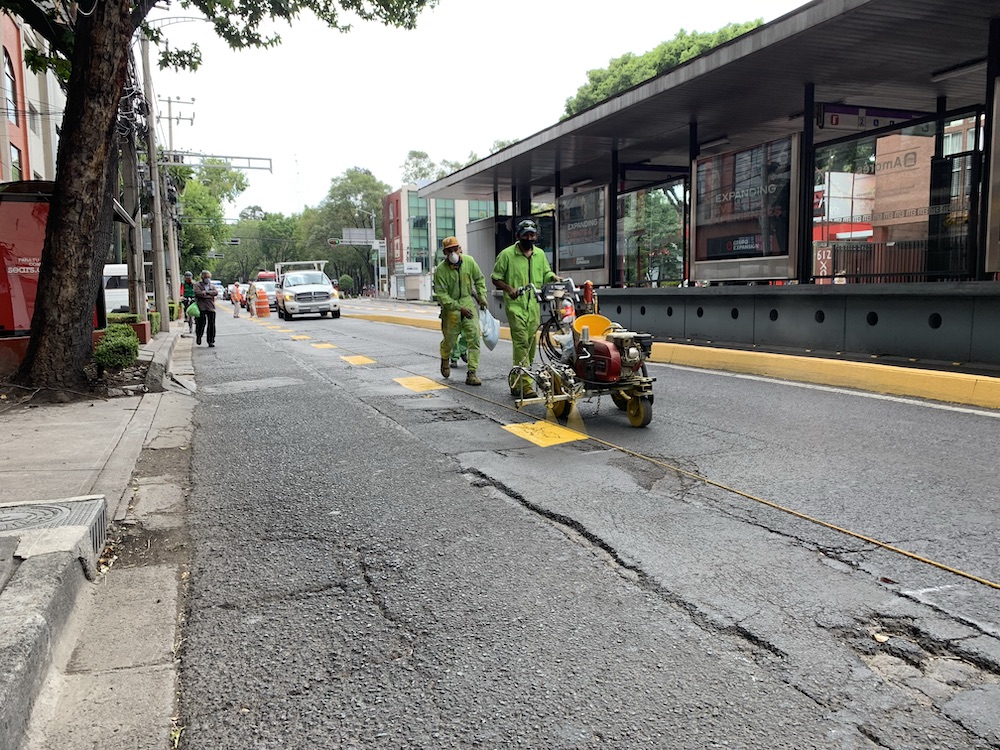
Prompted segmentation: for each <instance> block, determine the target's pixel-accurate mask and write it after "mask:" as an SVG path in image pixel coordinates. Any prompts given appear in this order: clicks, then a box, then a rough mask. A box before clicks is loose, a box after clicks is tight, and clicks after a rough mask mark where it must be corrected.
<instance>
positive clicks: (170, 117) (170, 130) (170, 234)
mask: <svg viewBox="0 0 1000 750" xmlns="http://www.w3.org/2000/svg"><path fill="white" fill-rule="evenodd" d="M158 101H161V102H162V101H166V103H167V144H168V147H169V149H170V150H169V152H168V153H170V154H173V152H174V119H175V118H174V103H177V104H194V99H191V100H189V101H184V102H182V101H181V100H180V99H179V98H177V99H175V98H173V97H170V96H168V97H167V98H166V99H165V100H164V99H159V100H158ZM157 120H159V117H157ZM176 120H177V122H178V123H179V122H181V120H185V121H187V122H190V123H191V124H192V125H193V124H194V115H193V114H192V115H191V116H190V117H182V116H181V115H180V113H178V114H177V117H176ZM167 160H168V161H172V160H173V157H172V156H170V157H168V158H167ZM168 179H169V177H168ZM175 187H176V186H175ZM174 195H176V193H175V194H174ZM176 201H177V199H176V198H174V197H172V196H171V194H170V193H169V192H168V200H167V211H168V213H169V214H170V216H169V217H168V220H167V246H168V253H169V255H170V265H171V267H172V268H173V269H174V275H175V276H176V277H177V278H176V279H173V282H174V284H175V285H177V284H179V283H180V279H181V274H182V273H183V271H182V270H181V253H180V248H179V247H178V246H177V221H176V211H177V202H176Z"/></svg>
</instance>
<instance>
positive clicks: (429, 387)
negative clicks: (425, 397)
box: [395, 375, 448, 393]
mask: <svg viewBox="0 0 1000 750" xmlns="http://www.w3.org/2000/svg"><path fill="white" fill-rule="evenodd" d="M395 380H396V382H397V383H399V384H400V385H401V386H403V387H404V388H409V389H410V390H411V391H416V392H417V393H423V392H425V391H439V390H442V389H445V388H447V387H448V386H446V385H443V384H441V383H438V382H435V381H433V380H431V379H430V378H425V377H423V376H420V375H418V376H417V377H414V378H395Z"/></svg>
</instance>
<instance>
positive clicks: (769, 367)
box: [650, 342, 1000, 409]
mask: <svg viewBox="0 0 1000 750" xmlns="http://www.w3.org/2000/svg"><path fill="white" fill-rule="evenodd" d="M650 361H651V362H664V363H667V364H674V365H684V366H687V367H700V368H703V369H706V370H726V371H729V372H742V373H747V374H751V375H764V376H766V377H771V378H780V379H782V380H794V381H797V382H801V383H815V384H817V385H831V386H842V387H845V388H857V389H859V390H863V391H873V392H875V393H886V394H891V395H894V396H915V397H918V398H929V399H933V400H935V401H947V402H949V403H955V404H967V405H969V406H982V407H985V408H988V409H1000V378H991V377H986V376H983V375H969V374H966V373H957V372H939V371H937V370H921V369H917V368H910V367H894V366H891V365H874V364H869V363H867V362H841V361H839V360H833V359H820V358H818V357H802V356H798V355H794V354H770V353H767V352H747V351H740V350H733V349H718V348H715V347H709V346H689V345H685V344H666V343H659V342H654V343H653V353H652V356H651V357H650Z"/></svg>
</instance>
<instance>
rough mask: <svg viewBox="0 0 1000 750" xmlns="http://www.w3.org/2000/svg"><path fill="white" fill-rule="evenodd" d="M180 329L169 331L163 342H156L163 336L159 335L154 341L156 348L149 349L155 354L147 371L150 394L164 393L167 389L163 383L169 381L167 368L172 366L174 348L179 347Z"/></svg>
mask: <svg viewBox="0 0 1000 750" xmlns="http://www.w3.org/2000/svg"><path fill="white" fill-rule="evenodd" d="M180 333H181V331H180V329H179V328H178V329H177V330H176V331H173V330H171V331H167V332H166V333H165V334H162V335H163V336H164V340H163V341H162V343H161V342H156V339H158V338H160V336H161V334H157V335H156V337H155V338H154V339H153V341H154V346H151V347H149V349H150V350H151V351H152V352H153V359H152V360H151V361H150V363H149V369H148V370H147V371H146V390H147V391H148V392H149V393H163V392H164V391H165V390H167V389H166V386H164V384H163V381H164V380H166V379H167V366H168V365H169V364H170V358H171V357H172V356H173V353H174V346H176V345H177V338H178V336H180Z"/></svg>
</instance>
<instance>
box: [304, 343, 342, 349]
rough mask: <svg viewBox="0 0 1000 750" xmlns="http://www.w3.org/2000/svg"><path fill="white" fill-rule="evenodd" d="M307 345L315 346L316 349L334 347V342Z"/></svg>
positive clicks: (335, 346)
mask: <svg viewBox="0 0 1000 750" xmlns="http://www.w3.org/2000/svg"><path fill="white" fill-rule="evenodd" d="M309 346H312V347H315V348H316V349H336V348H337V345H336V344H326V343H323V344H310V345H309Z"/></svg>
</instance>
